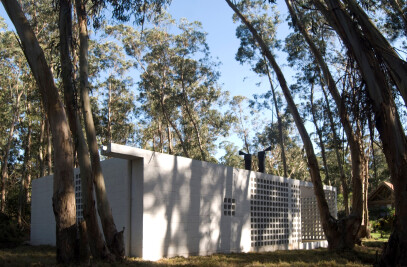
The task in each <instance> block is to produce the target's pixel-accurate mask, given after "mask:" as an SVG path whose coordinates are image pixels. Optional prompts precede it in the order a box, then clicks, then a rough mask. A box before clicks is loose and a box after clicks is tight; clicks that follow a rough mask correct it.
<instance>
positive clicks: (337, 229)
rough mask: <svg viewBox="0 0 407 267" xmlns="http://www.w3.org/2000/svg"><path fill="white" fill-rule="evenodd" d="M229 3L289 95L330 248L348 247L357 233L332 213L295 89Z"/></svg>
mask: <svg viewBox="0 0 407 267" xmlns="http://www.w3.org/2000/svg"><path fill="white" fill-rule="evenodd" d="M226 2H227V3H228V5H229V6H230V7H231V8H232V9H233V11H234V12H235V14H236V15H238V17H239V18H240V19H241V21H242V22H243V23H244V24H245V26H246V27H247V28H248V29H249V30H250V32H251V33H252V35H253V38H254V39H255V40H256V42H257V43H258V45H259V48H260V49H261V51H262V53H263V54H264V56H265V57H266V58H267V60H268V61H269V63H270V65H271V66H272V67H273V70H274V72H275V73H276V76H277V79H278V81H279V83H280V86H281V89H282V91H283V93H284V96H285V98H286V101H287V105H288V107H289V108H290V111H291V113H292V115H293V118H294V121H295V124H296V126H297V129H298V131H299V133H300V136H301V139H302V141H303V143H304V148H305V151H306V155H307V162H308V167H309V171H310V176H311V180H312V183H313V185H314V193H315V196H316V199H317V203H318V209H319V213H320V216H321V224H322V227H323V229H324V232H325V235H326V238H327V240H328V244H329V245H328V246H329V248H331V249H334V248H346V247H348V246H353V245H354V242H353V241H354V239H353V238H352V236H351V234H353V233H351V234H349V232H348V230H347V229H346V228H345V227H341V225H342V221H338V220H336V219H335V218H334V217H332V215H331V214H330V211H329V208H328V204H327V202H326V199H325V194H324V191H323V187H322V181H321V175H320V171H319V164H318V161H317V157H316V155H315V152H314V149H313V145H312V142H311V139H310V137H309V135H308V132H307V130H306V128H305V126H304V123H303V121H302V118H301V116H300V114H299V112H298V109H297V107H296V105H295V102H294V100H293V97H292V95H291V92H290V90H289V88H288V85H287V82H286V79H285V77H284V74H283V73H282V71H281V69H280V67H279V65H278V64H277V62H276V60H275V57H274V56H273V54H272V53H271V51H270V48H269V47H268V45H267V44H266V43H265V42H264V41H263V38H262V35H261V32H260V31H258V30H257V29H256V27H255V25H252V24H251V22H250V20H249V19H248V18H247V17H246V16H245V15H243V14H242V12H241V11H240V10H239V9H238V8H237V6H236V5H235V4H234V3H232V2H231V1H230V0H226ZM358 200H359V199H358ZM354 205H355V206H354V209H355V210H356V214H357V215H358V216H356V218H352V220H353V221H355V222H356V223H355V224H353V223H352V225H356V226H357V223H358V221H359V223H360V218H361V216H360V215H359V213H361V209H362V203H361V201H357V202H356V203H354ZM349 221H350V220H349ZM345 222H347V221H345ZM357 229H359V228H358V227H357ZM356 232H357V231H356ZM348 234H349V235H348ZM343 236H345V238H343ZM349 237H350V238H349Z"/></svg>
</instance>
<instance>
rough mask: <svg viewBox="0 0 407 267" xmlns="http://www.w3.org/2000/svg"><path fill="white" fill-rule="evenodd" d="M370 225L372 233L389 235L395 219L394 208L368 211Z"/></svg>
mask: <svg viewBox="0 0 407 267" xmlns="http://www.w3.org/2000/svg"><path fill="white" fill-rule="evenodd" d="M369 216H370V218H371V220H370V225H371V229H372V232H373V233H380V235H381V236H383V234H390V232H391V230H392V229H393V224H394V219H395V209H394V208H381V207H379V208H376V209H370V210H369Z"/></svg>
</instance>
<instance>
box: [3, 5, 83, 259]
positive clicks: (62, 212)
mask: <svg viewBox="0 0 407 267" xmlns="http://www.w3.org/2000/svg"><path fill="white" fill-rule="evenodd" d="M2 3H3V6H4V8H5V10H6V12H7V14H8V15H9V17H10V19H11V21H12V22H13V24H14V26H15V28H16V31H17V33H18V36H19V37H20V40H21V44H22V46H23V51H24V54H25V56H26V58H27V61H28V64H29V65H30V67H31V71H32V72H33V75H34V77H35V80H36V81H37V84H38V87H39V89H40V93H41V97H42V103H43V106H44V109H45V111H46V113H47V115H48V120H49V124H50V126H51V131H52V133H53V139H52V141H53V144H54V147H55V149H54V158H55V173H54V194H53V197H52V201H53V210H54V214H55V221H56V244H57V262H58V263H64V264H68V263H72V261H73V259H74V252H75V249H74V246H75V239H76V207H75V191H74V186H73V152H72V142H71V137H70V134H69V126H68V122H67V119H66V115H65V110H64V106H63V104H62V102H61V100H60V98H59V94H58V89H57V88H56V86H55V83H54V79H53V76H52V74H51V71H50V68H49V66H48V64H47V62H46V60H45V56H44V53H43V51H42V49H41V47H40V45H39V43H38V40H37V38H36V36H35V34H34V32H33V30H32V28H31V26H30V24H29V22H28V21H27V19H26V17H25V15H24V13H23V11H22V10H21V7H20V5H19V4H18V2H17V1H15V0H2Z"/></svg>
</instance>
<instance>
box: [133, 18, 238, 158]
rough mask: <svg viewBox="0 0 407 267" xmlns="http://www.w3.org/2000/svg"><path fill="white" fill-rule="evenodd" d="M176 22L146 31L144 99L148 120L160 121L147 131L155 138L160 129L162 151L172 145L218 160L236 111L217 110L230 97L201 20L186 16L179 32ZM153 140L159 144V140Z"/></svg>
mask: <svg viewBox="0 0 407 267" xmlns="http://www.w3.org/2000/svg"><path fill="white" fill-rule="evenodd" d="M173 25H174V21H173V20H172V19H171V18H166V17H165V16H163V17H162V18H160V21H158V22H157V24H156V26H155V27H154V28H152V29H149V30H145V32H144V38H145V51H146V52H145V53H144V54H143V56H142V58H141V61H140V62H141V63H142V64H143V67H142V68H143V72H142V74H141V81H140V82H139V88H140V94H139V97H138V100H139V101H140V102H141V104H142V106H141V111H142V112H143V113H144V116H145V118H146V121H147V122H148V123H150V122H153V121H154V122H155V123H152V124H151V126H152V127H154V128H155V130H150V129H149V128H150V127H151V126H150V127H145V130H146V131H149V132H151V133H153V137H154V136H156V134H154V133H158V137H159V144H158V146H159V147H160V149H162V146H163V145H164V144H166V146H167V151H168V152H172V153H175V154H178V153H180V154H182V155H184V156H186V157H192V158H196V159H201V160H209V161H214V160H215V159H214V158H211V157H210V155H211V154H214V153H213V152H214V150H215V141H216V140H217V138H218V137H219V136H220V135H226V134H227V131H228V128H229V124H230V123H229V122H230V121H231V120H232V116H231V115H230V114H222V113H221V112H220V111H219V110H218V109H216V108H215V107H216V106H220V104H222V102H221V101H224V100H225V97H226V96H227V95H226V94H225V93H224V92H222V91H221V90H220V89H219V86H218V84H217V80H218V77H219V74H218V73H217V71H216V69H215V68H216V64H215V63H213V62H212V61H211V59H210V56H209V49H208V47H207V44H206V40H205V38H206V35H205V34H204V33H203V32H202V31H201V25H200V23H198V22H192V23H189V22H187V21H186V20H182V21H181V22H180V23H179V24H178V29H179V32H180V33H179V34H171V33H169V30H168V28H170V27H172V26H173ZM128 47H130V46H129V45H128ZM129 51H130V50H129ZM130 55H132V56H134V57H137V54H136V53H134V54H133V53H130ZM164 139H166V142H164ZM152 142H153V144H152V145H153V147H155V139H153V140H152Z"/></svg>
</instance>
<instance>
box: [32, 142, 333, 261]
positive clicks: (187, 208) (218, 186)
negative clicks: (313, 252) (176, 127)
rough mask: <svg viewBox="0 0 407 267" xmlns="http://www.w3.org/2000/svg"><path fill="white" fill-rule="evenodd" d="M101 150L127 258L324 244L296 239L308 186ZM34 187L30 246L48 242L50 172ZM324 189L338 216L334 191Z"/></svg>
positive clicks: (123, 149) (51, 238)
mask: <svg viewBox="0 0 407 267" xmlns="http://www.w3.org/2000/svg"><path fill="white" fill-rule="evenodd" d="M103 153H104V154H105V155H108V156H111V157H115V158H114V159H109V160H106V161H103V162H102V170H103V173H104V176H105V182H106V191H107V196H108V199H109V202H110V205H111V208H112V213H113V216H114V219H115V223H116V227H117V229H118V230H119V231H120V230H122V229H123V227H124V229H125V230H124V237H125V246H126V255H128V256H136V257H143V258H144V259H148V260H157V259H159V258H162V257H172V256H176V255H182V256H188V255H206V254H212V253H216V252H225V253H229V252H249V251H270V250H276V249H298V248H311V247H312V248H313V247H315V246H320V245H326V244H325V243H326V242H325V243H324V242H319V243H314V244H304V243H301V241H302V236H301V224H302V221H301V218H302V216H301V203H300V199H301V198H304V197H312V196H313V194H312V188H310V187H309V186H312V184H310V183H306V182H301V181H298V180H292V179H288V178H283V177H277V176H272V175H268V174H263V173H258V172H253V171H246V170H241V169H236V168H232V167H227V166H223V165H218V164H213V163H208V162H202V161H198V160H192V159H188V158H184V157H177V156H172V155H168V154H162V153H156V152H151V151H147V150H143V149H137V148H132V147H128V146H121V145H116V144H111V145H110V146H109V147H106V148H104V151H103ZM75 173H78V170H75ZM32 190H33V191H32V216H31V243H32V244H33V245H39V244H52V245H54V244H55V220H54V215H53V212H52V176H49V177H43V178H40V179H36V180H34V181H33V185H32ZM325 190H326V191H327V192H328V191H329V192H331V193H330V196H331V202H330V206H333V209H335V210H334V214H335V215H336V206H335V204H336V191H335V188H332V187H325ZM332 192H334V193H332ZM334 206H335V207H334ZM314 217H315V216H314ZM314 217H313V218H314ZM307 224H312V222H309V223H307Z"/></svg>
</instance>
